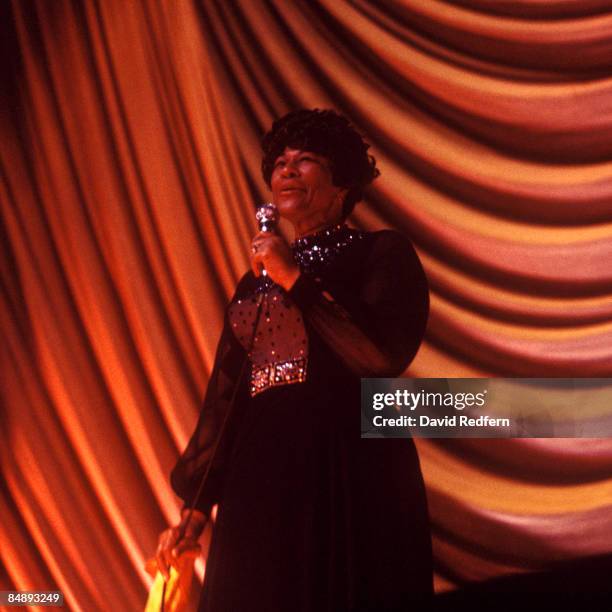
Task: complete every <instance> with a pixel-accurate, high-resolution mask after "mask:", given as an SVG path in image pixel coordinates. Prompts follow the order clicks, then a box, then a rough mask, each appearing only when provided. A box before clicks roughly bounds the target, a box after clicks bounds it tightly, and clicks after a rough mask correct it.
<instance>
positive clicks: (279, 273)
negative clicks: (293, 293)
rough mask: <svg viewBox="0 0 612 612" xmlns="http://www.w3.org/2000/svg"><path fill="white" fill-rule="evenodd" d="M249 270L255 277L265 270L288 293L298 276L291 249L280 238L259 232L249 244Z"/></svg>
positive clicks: (298, 271)
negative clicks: (251, 270) (250, 269)
mask: <svg viewBox="0 0 612 612" xmlns="http://www.w3.org/2000/svg"><path fill="white" fill-rule="evenodd" d="M251 268H252V269H253V274H255V276H260V275H261V273H262V269H263V268H265V269H266V273H267V274H268V276H269V277H270V278H271V279H272V280H273V281H274V282H275V283H277V284H278V285H280V286H281V287H283V288H284V289H285V291H289V289H291V287H293V284H294V283H295V281H296V280H297V278H298V276H299V275H300V269H299V268H298V266H297V264H296V263H295V261H294V259H293V254H292V253H291V248H290V247H289V245H288V244H287V242H286V241H285V240H284V238H283V237H282V236H279V235H278V234H273V233H271V232H259V234H257V235H256V236H255V238H253V242H252V243H251Z"/></svg>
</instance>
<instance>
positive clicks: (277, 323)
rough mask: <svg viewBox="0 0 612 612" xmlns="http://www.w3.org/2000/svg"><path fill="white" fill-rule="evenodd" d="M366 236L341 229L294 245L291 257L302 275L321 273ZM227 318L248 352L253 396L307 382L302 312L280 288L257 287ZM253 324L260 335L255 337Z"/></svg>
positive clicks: (310, 236) (231, 306) (305, 238)
mask: <svg viewBox="0 0 612 612" xmlns="http://www.w3.org/2000/svg"><path fill="white" fill-rule="evenodd" d="M362 235H363V234H362V233H361V232H359V231H357V230H353V229H350V228H348V227H347V226H345V225H337V226H334V227H331V228H327V229H325V230H322V231H321V232H317V233H316V234H311V235H309V236H305V237H303V238H299V239H298V240H296V241H295V242H294V243H293V244H292V251H293V255H294V258H295V260H296V262H297V264H298V265H299V267H300V269H301V271H302V272H303V273H305V274H318V273H320V272H321V271H322V270H323V269H324V268H325V267H326V266H328V265H329V264H330V263H331V262H332V261H334V260H335V259H336V257H338V255H339V254H340V253H341V252H342V251H343V250H344V249H346V248H348V247H349V246H350V245H351V244H352V243H353V242H355V241H357V240H359V239H360V238H361V237H362ZM260 301H261V311H260V313H259V315H258V309H259V307H258V303H259V302H260ZM229 319H230V324H231V326H232V331H233V332H234V334H235V336H236V338H237V339H238V340H239V341H240V343H241V344H242V346H243V347H244V348H245V350H247V351H248V355H249V359H250V362H251V378H250V394H251V396H255V395H257V394H258V393H261V392H262V391H265V390H266V389H268V388H270V387H274V386H279V385H288V384H294V383H300V382H303V381H305V380H306V377H307V371H308V336H307V333H306V328H305V327H304V321H303V318H302V313H301V311H300V310H299V308H298V307H297V306H296V305H295V304H294V303H293V302H292V301H291V298H290V296H289V295H288V294H287V292H286V291H285V290H284V289H283V288H282V287H280V286H279V285H276V284H273V283H259V285H258V289H257V290H256V291H254V292H253V294H252V295H250V296H247V297H245V298H241V299H238V300H236V301H234V302H233V303H232V304H231V305H230V307H229ZM255 325H257V330H256V332H255V334H253V330H254V328H255Z"/></svg>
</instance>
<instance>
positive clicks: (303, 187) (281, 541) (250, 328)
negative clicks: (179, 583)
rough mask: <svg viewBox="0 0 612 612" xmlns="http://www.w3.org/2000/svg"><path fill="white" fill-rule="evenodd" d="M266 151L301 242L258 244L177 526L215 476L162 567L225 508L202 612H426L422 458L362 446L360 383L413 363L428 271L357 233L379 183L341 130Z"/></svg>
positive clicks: (395, 248)
mask: <svg viewBox="0 0 612 612" xmlns="http://www.w3.org/2000/svg"><path fill="white" fill-rule="evenodd" d="M262 148H263V161H262V172H263V177H264V179H265V181H266V183H267V184H268V185H269V186H270V188H271V190H272V200H273V203H274V204H275V205H276V207H277V209H278V213H279V214H280V215H281V216H282V217H284V218H285V219H287V220H288V221H289V222H290V223H291V224H292V225H293V228H294V230H295V240H294V242H293V243H292V244H288V243H287V242H286V241H285V240H284V239H283V238H282V237H281V236H280V235H277V234H275V233H270V232H260V233H259V234H257V235H256V236H255V237H254V239H253V242H252V249H251V253H252V254H251V267H252V271H250V272H248V273H247V274H245V275H244V276H243V278H242V279H241V280H240V282H239V283H238V287H237V288H236V293H235V295H234V297H233V299H232V301H231V303H230V304H229V306H228V308H227V311H226V316H225V325H224V329H223V332H222V335H221V339H220V342H219V346H218V350H217V355H216V361H215V365H214V369H213V372H212V374H211V377H210V381H209V384H208V389H207V392H206V398H205V400H204V405H203V408H202V412H201V415H200V418H199V421H198V424H197V426H196V429H195V432H194V434H193V436H192V438H191V440H190V442H189V444H188V446H187V449H186V450H185V452H184V453H183V455H182V457H181V458H180V460H179V461H178V463H177V465H176V467H175V468H174V470H173V471H172V475H171V482H172V486H173V488H174V490H175V491H176V493H177V494H178V495H179V496H180V497H181V498H182V499H183V500H184V501H185V509H184V510H183V513H182V517H183V519H182V520H183V522H185V520H186V518H187V516H188V512H187V510H186V508H187V507H188V506H189V505H190V503H191V502H192V501H193V498H194V495H195V494H196V491H197V489H198V487H199V483H200V480H201V478H202V475H203V474H204V472H205V471H206V469H207V467H209V466H208V464H209V463H211V465H210V468H209V474H208V477H207V479H206V483H205V486H204V488H203V491H202V494H201V495H200V496H199V498H198V499H197V501H196V510H195V512H194V513H193V516H191V520H190V521H189V524H188V525H187V528H186V533H185V534H184V536H183V537H182V539H181V540H180V542H179V534H181V533H182V531H181V529H180V527H181V526H180V525H177V526H175V527H172V528H170V529H168V530H166V531H164V532H163V533H162V535H161V536H160V544H159V547H158V551H157V563H158V567H159V569H160V570H161V571H162V573H164V575H166V574H167V572H168V566H169V563H170V562H171V561H172V558H173V557H172V551H173V549H175V548H176V549H178V551H180V550H181V549H184V548H187V547H190V546H193V545H194V543H195V542H196V541H197V538H198V537H199V535H200V533H201V531H202V529H203V527H204V525H205V523H206V521H207V520H208V517H209V515H210V511H211V507H212V506H213V505H214V504H219V511H218V516H217V519H216V522H215V525H214V530H213V537H212V541H211V546H210V552H209V556H208V563H207V570H206V577H205V581H204V587H203V590H202V595H201V599H200V607H199V610H200V611H201V612H260V611H261V612H285V611H286V612H298V611H303V612H323V611H329V612H344V611H349V610H350V611H363V610H368V611H370V610H372V611H388V610H408V609H418V610H421V609H423V602H424V601H427V600H428V598H429V597H430V596H431V593H432V567H431V563H432V561H431V543H430V533H429V521H428V514H427V501H426V497H425V490H424V486H423V480H422V476H421V471H420V467H419V461H418V457H417V454H416V450H415V446H414V444H413V442H412V440H410V439H386V438H379V439H361V438H360V413H361V410H360V377H394V376H397V375H399V374H401V373H402V372H403V371H404V370H405V369H406V367H407V366H408V364H409V363H410V361H411V360H412V358H413V357H414V355H415V354H416V352H417V349H418V348H419V344H420V343H421V340H422V338H423V334H424V331H425V324H426V320H427V313H428V306H429V299H428V292H427V282H426V279H425V275H424V273H423V269H422V267H421V264H420V262H419V259H418V257H417V255H416V253H415V251H414V249H413V248H412V245H411V244H410V242H409V241H408V240H407V239H406V238H405V237H404V236H402V235H401V234H399V233H397V232H395V231H390V230H384V231H379V232H373V233H369V232H362V231H358V230H354V229H350V228H349V227H348V226H347V225H345V223H344V221H345V219H346V218H347V216H348V215H349V214H350V213H351V211H352V210H353V207H354V206H355V204H356V203H357V202H358V201H359V200H361V198H362V196H363V190H364V188H365V187H366V186H367V185H368V184H369V183H371V182H372V181H373V180H374V179H375V178H376V177H377V176H378V174H379V171H378V170H377V168H376V161H375V159H374V158H373V157H372V156H371V155H369V154H368V152H367V151H368V148H369V145H368V144H367V143H365V142H364V140H363V139H362V137H361V136H360V135H359V134H358V133H357V132H356V131H355V130H354V128H353V127H352V126H351V125H350V123H349V122H348V121H347V119H345V118H344V117H342V116H341V115H339V114H337V113H336V112H334V111H331V110H316V109H315V110H299V111H295V112H291V113H289V114H288V115H286V116H285V117H283V118H281V119H279V120H278V121H275V122H274V124H273V126H272V129H271V130H270V131H269V132H268V133H267V134H266V135H265V136H264V138H263V141H262ZM264 269H265V271H266V273H267V277H264V276H263V275H262V270H264ZM266 279H267V280H266ZM270 281H273V282H270ZM260 303H261V308H258V306H259V304H260ZM258 310H260V312H259V314H258ZM245 359H246V362H245ZM243 363H246V365H245V367H243ZM233 396H234V397H233ZM232 399H233V400H234V401H233V408H232V409H231V412H230V416H229V418H228V420H227V424H226V427H225V428H224V431H223V435H222V436H221V441H220V442H219V444H218V448H217V450H216V452H214V459H213V460H212V461H211V457H212V456H213V448H214V447H215V442H216V440H217V437H218V434H219V430H220V429H221V423H222V422H223V420H224V418H225V415H226V414H227V411H228V410H229V408H230V404H231V403H232ZM183 527H184V525H183ZM415 600H419V602H420V605H419V607H417V608H414V607H413V608H410V604H411V603H414V601H415Z"/></svg>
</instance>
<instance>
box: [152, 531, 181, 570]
mask: <svg viewBox="0 0 612 612" xmlns="http://www.w3.org/2000/svg"><path fill="white" fill-rule="evenodd" d="M177 539H178V529H177V528H176V527H170V529H166V530H165V531H162V533H161V535H160V536H159V543H158V545H157V551H156V553H155V559H156V560H157V567H158V569H159V571H160V572H161V574H162V576H163V577H164V580H168V578H169V577H170V563H171V561H172V549H173V548H174V547H175V546H176V544H177Z"/></svg>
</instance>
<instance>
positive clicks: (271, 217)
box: [255, 202, 279, 232]
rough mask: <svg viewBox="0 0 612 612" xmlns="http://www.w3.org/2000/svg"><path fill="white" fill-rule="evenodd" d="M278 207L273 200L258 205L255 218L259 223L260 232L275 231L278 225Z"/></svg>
mask: <svg viewBox="0 0 612 612" xmlns="http://www.w3.org/2000/svg"><path fill="white" fill-rule="evenodd" d="M278 217H279V215H278V209H277V208H276V206H275V205H274V204H272V202H266V203H265V204H262V205H261V206H258V207H257V212H256V213H255V218H256V219H257V223H259V231H260V232H274V231H276V226H277V225H278Z"/></svg>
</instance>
